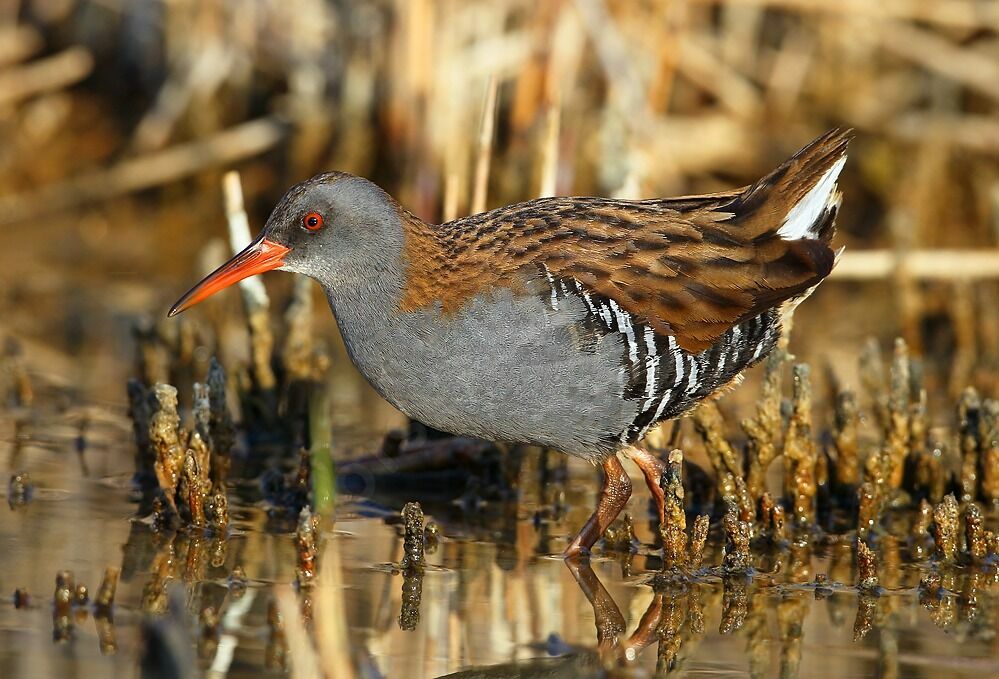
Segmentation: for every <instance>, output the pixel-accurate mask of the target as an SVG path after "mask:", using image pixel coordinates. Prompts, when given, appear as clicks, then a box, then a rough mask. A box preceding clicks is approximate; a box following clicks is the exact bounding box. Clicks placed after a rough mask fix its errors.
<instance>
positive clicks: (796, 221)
mask: <svg viewBox="0 0 999 679" xmlns="http://www.w3.org/2000/svg"><path fill="white" fill-rule="evenodd" d="M852 138H853V131H852V130H842V129H833V130H830V131H828V132H826V133H825V134H823V135H822V136H821V137H819V138H818V139H816V140H814V141H813V142H811V143H810V144H808V145H807V146H805V147H804V148H803V149H801V150H800V151H798V152H797V153H795V154H794V155H793V156H791V158H789V159H788V160H787V161H785V162H784V163H783V164H781V166H780V167H778V168H777V169H776V170H774V171H773V172H771V173H770V174H768V175H767V176H765V177H763V179H761V180H759V181H758V182H756V183H755V184H753V185H752V186H750V187H749V188H747V189H746V190H745V191H744V192H743V193H742V195H741V196H740V197H739V199H738V200H737V203H738V204H739V207H740V208H741V209H742V210H745V212H744V214H745V218H744V219H743V220H741V221H742V222H743V227H744V228H747V229H748V230H749V231H751V232H753V233H754V235H755V236H756V237H758V238H761V239H762V238H766V237H768V236H772V235H774V232H775V231H776V235H777V236H779V237H780V238H782V239H784V240H805V239H807V240H819V241H822V242H824V243H826V244H828V243H830V242H831V241H832V238H833V235H834V234H835V220H836V212H837V210H839V204H840V200H841V199H842V194H840V192H839V190H838V188H837V187H836V180H837V179H838V178H839V173H840V172H841V171H842V169H843V165H845V164H846V150H847V145H848V144H849V143H850V139H852Z"/></svg>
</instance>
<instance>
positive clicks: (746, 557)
mask: <svg viewBox="0 0 999 679" xmlns="http://www.w3.org/2000/svg"><path fill="white" fill-rule="evenodd" d="M722 526H723V527H724V529H725V552H724V553H725V556H724V558H723V560H722V570H724V571H725V572H726V573H745V572H746V571H748V570H749V568H750V566H752V554H751V553H750V551H749V539H750V537H751V536H752V533H751V526H750V523H749V522H748V521H742V520H740V519H739V513H738V510H737V508H736V506H735V504H734V503H730V504H729V508H728V511H727V512H725V517H724V518H723V519H722Z"/></svg>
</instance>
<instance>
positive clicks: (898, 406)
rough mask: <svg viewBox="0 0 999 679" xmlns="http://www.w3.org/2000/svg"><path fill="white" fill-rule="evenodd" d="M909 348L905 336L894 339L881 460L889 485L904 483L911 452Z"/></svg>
mask: <svg viewBox="0 0 999 679" xmlns="http://www.w3.org/2000/svg"><path fill="white" fill-rule="evenodd" d="M910 389H911V380H910V374H909V350H908V347H907V346H906V344H905V340H903V339H902V338H901V337H899V338H896V339H895V353H894V356H893V359H892V366H891V391H890V392H889V396H888V422H887V431H886V435H885V446H884V450H883V453H882V455H883V458H882V464H883V466H884V471H883V473H884V476H885V479H886V480H887V482H888V488H890V489H892V490H898V489H899V488H901V486H902V475H903V473H904V472H905V458H906V455H907V454H908V452H909V390H910Z"/></svg>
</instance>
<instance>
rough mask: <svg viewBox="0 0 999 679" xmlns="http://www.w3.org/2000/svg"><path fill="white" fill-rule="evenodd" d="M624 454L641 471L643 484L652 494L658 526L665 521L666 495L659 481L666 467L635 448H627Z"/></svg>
mask: <svg viewBox="0 0 999 679" xmlns="http://www.w3.org/2000/svg"><path fill="white" fill-rule="evenodd" d="M623 452H624V454H625V455H626V456H627V457H628V458H629V459H630V460H631V461H632V462H634V463H635V464H636V465H637V466H638V468H639V469H641V470H642V476H644V477H645V484H646V485H647V486H648V487H649V492H650V493H652V500H653V501H654V502H655V503H656V513H657V514H658V516H659V525H660V526H661V525H662V524H663V522H664V521H665V520H666V495H665V493H663V489H662V486H660V485H659V480H660V479H661V478H662V475H663V474H664V473H666V465H665V464H663V462H662V460H660V459H659V458H658V457H656V456H655V455H653V454H652V453H650V452H649V451H647V450H642V449H641V448H637V447H635V446H628V447H627V448H626V449H625V450H624V451H623Z"/></svg>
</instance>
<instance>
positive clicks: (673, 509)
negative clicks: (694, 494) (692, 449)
mask: <svg viewBox="0 0 999 679" xmlns="http://www.w3.org/2000/svg"><path fill="white" fill-rule="evenodd" d="M682 471H683V453H682V452H680V451H679V450H671V451H670V454H669V461H668V462H667V465H666V473H665V474H663V475H662V476H661V477H660V479H659V485H660V486H661V487H662V489H663V494H664V495H665V498H666V512H665V517H666V518H665V520H664V521H663V523H662V525H660V526H659V533H660V536H661V537H662V541H663V569H664V570H665V569H675V568H682V567H683V566H685V565H686V560H687V551H686V547H687V532H686V531H687V517H686V515H685V514H684V511H683V479H682Z"/></svg>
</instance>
